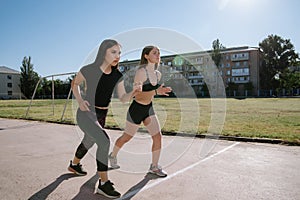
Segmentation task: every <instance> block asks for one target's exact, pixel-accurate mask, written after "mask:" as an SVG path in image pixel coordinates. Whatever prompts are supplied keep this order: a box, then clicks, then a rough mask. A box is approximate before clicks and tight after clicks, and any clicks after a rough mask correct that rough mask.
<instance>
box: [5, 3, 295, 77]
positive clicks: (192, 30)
mask: <svg viewBox="0 0 300 200" xmlns="http://www.w3.org/2000/svg"><path fill="white" fill-rule="evenodd" d="M299 8H300V3H298V0H182V1H179V0H151V1H142V0H139V1H136V0H120V1H105V0H85V1H82V0H81V1H80V0H45V1H38V0H26V1H24V0H0V25H1V33H0V45H1V46H0V66H7V67H10V68H12V69H15V70H20V66H21V64H22V60H23V58H24V57H25V56H31V59H32V63H33V65H34V70H35V71H37V72H38V73H39V74H40V75H41V76H47V75H50V74H58V73H65V72H74V71H78V69H79V68H80V67H81V65H82V64H83V62H84V60H85V59H86V57H87V56H88V55H89V53H90V52H91V51H92V50H93V49H94V48H95V47H96V46H97V45H99V43H100V42H101V41H102V40H103V39H105V38H109V37H111V36H113V35H116V34H119V33H121V32H124V31H130V30H132V29H139V28H148V27H156V28H162V29H169V30H173V31H176V32H179V33H181V34H183V35H186V36H187V37H189V38H191V39H193V40H194V41H195V42H197V43H198V44H199V45H200V46H201V47H202V48H203V49H204V50H209V49H211V44H212V42H213V40H215V39H219V40H220V42H221V43H222V44H223V45H224V46H226V47H236V46H244V45H247V46H256V47H257V46H258V43H259V42H261V41H262V40H263V39H265V38H267V36H268V35H270V34H276V35H279V36H281V37H282V38H284V39H290V40H291V42H292V44H293V45H294V47H295V50H296V52H298V53H299V52H300V31H299V29H300V20H299V18H300V15H299V14H298V13H299Z"/></svg>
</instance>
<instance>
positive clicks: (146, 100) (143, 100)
mask: <svg viewBox="0 0 300 200" xmlns="http://www.w3.org/2000/svg"><path fill="white" fill-rule="evenodd" d="M159 63H160V51H159V49H158V48H157V47H155V46H146V47H145V48H144V49H143V51H142V55H141V61H140V67H139V68H138V70H137V72H136V74H135V78H134V82H135V85H140V84H141V83H142V92H138V93H137V94H136V95H135V97H134V100H133V101H132V103H131V105H130V107H129V109H128V112H127V119H126V127H125V130H124V133H123V135H122V136H121V137H119V138H118V139H117V141H116V143H115V146H114V148H113V152H111V153H110V155H109V160H110V163H111V167H113V168H119V167H120V166H119V165H118V164H117V158H116V156H117V154H118V152H119V150H120V149H121V148H122V146H123V145H124V144H125V143H126V142H128V141H129V140H130V139H131V138H132V137H133V136H134V134H135V133H136V132H137V130H138V128H139V126H140V124H141V123H142V122H143V124H144V125H145V127H146V128H147V130H148V132H149V133H150V135H151V137H152V140H153V143H152V163H151V164H150V169H149V172H150V173H153V174H156V175H158V176H160V177H166V176H167V174H166V173H165V172H164V171H163V170H162V168H161V167H160V166H159V165H158V161H159V157H160V151H161V139H162V137H161V130H160V124H159V122H158V119H157V116H156V114H155V112H154V110H153V106H152V100H153V98H154V96H155V95H166V96H168V93H169V92H171V91H172V89H171V88H170V87H164V86H163V84H162V83H160V79H161V73H160V72H159V71H158V70H157V67H158V64H159Z"/></svg>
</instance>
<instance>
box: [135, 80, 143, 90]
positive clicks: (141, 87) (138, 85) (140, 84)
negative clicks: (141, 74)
mask: <svg viewBox="0 0 300 200" xmlns="http://www.w3.org/2000/svg"><path fill="white" fill-rule="evenodd" d="M133 91H134V92H142V91H143V83H142V82H141V81H140V82H138V83H134V84H133Z"/></svg>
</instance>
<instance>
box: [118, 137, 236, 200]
mask: <svg viewBox="0 0 300 200" xmlns="http://www.w3.org/2000/svg"><path fill="white" fill-rule="evenodd" d="M239 143H240V142H236V143H234V144H232V145H230V146H228V147H226V148H224V149H222V150H221V151H218V152H217V153H214V154H212V155H210V156H208V157H206V158H204V159H203V160H199V161H198V162H196V163H194V164H192V165H190V166H188V167H186V168H183V169H181V170H179V171H177V172H175V173H173V174H171V175H168V176H167V177H166V178H162V179H160V180H159V181H156V182H154V183H151V184H149V185H147V186H146V187H143V188H142V189H136V190H134V191H132V192H129V193H127V194H126V195H125V196H122V197H121V198H120V199H126V198H128V197H130V196H132V195H134V194H136V193H137V192H142V191H145V190H148V189H150V188H152V187H154V186H156V185H158V184H161V183H162V182H165V181H167V180H169V179H171V178H173V177H174V176H177V175H178V174H182V173H184V172H185V171H187V170H189V169H192V168H193V167H196V166H197V165H199V164H201V163H203V162H205V161H207V160H209V159H211V158H213V157H215V156H217V155H219V154H221V153H224V152H225V151H227V150H229V149H231V148H233V147H235V146H236V145H238V144H239Z"/></svg>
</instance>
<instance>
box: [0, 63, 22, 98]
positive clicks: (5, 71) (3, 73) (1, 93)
mask: <svg viewBox="0 0 300 200" xmlns="http://www.w3.org/2000/svg"><path fill="white" fill-rule="evenodd" d="M19 85H20V72H18V71H16V70H13V69H10V68H8V67H5V66H0V99H20V98H21V90H20V87H19Z"/></svg>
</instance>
